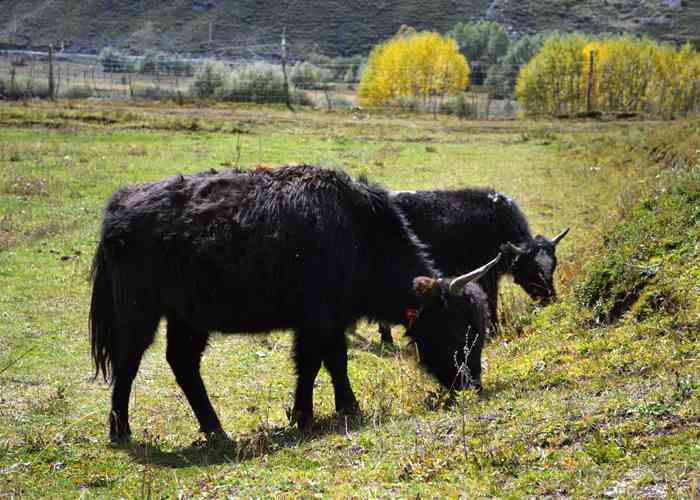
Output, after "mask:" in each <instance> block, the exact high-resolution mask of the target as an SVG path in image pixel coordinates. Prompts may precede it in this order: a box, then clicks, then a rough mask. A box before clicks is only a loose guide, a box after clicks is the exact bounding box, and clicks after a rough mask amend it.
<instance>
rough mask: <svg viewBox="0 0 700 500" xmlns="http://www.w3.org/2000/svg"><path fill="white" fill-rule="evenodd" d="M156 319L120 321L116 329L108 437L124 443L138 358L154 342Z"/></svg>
mask: <svg viewBox="0 0 700 500" xmlns="http://www.w3.org/2000/svg"><path fill="white" fill-rule="evenodd" d="M157 326H158V318H157V317H152V318H150V319H149V320H144V319H141V320H139V321H133V322H121V324H119V325H118V326H117V328H116V332H115V338H117V339H119V342H115V344H116V345H115V346H114V348H113V350H114V352H113V358H112V383H113V387H112V409H111V411H110V413H109V440H110V441H111V442H112V443H113V444H124V443H128V442H129V441H130V440H131V427H130V426H129V397H130V395H131V387H132V385H133V382H134V378H136V374H137V372H138V370H139V365H140V364H141V358H142V357H143V354H144V353H145V352H146V349H148V347H149V346H150V345H151V343H152V342H153V337H154V336H155V330H156V327H157Z"/></svg>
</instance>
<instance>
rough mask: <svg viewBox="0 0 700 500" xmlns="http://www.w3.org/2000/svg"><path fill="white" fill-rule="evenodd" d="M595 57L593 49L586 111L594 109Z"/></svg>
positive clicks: (589, 68) (590, 54)
mask: <svg viewBox="0 0 700 500" xmlns="http://www.w3.org/2000/svg"><path fill="white" fill-rule="evenodd" d="M594 59H595V50H591V51H590V52H589V54H588V88H587V90H586V111H587V112H588V113H590V112H591V111H593V62H594Z"/></svg>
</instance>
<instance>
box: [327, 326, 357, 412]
mask: <svg viewBox="0 0 700 500" xmlns="http://www.w3.org/2000/svg"><path fill="white" fill-rule="evenodd" d="M323 365H324V366H325V367H326V370H328V373H329V374H330V376H331V380H332V382H333V390H334V392H335V410H336V411H337V412H338V413H340V414H346V415H356V414H358V413H359V411H360V407H359V405H358V404H357V399H356V398H355V394H354V393H353V392H352V387H350V379H349V378H348V347H347V341H346V338H345V335H344V334H343V333H342V331H341V332H340V333H339V334H336V335H335V336H334V337H333V338H332V340H331V341H329V342H328V343H327V344H326V345H325V346H324V350H323Z"/></svg>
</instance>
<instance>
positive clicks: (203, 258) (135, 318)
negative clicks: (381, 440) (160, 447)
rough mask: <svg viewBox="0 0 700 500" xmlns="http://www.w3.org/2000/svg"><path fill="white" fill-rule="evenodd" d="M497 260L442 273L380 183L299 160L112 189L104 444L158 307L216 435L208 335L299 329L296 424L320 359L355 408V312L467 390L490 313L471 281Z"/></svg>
mask: <svg viewBox="0 0 700 500" xmlns="http://www.w3.org/2000/svg"><path fill="white" fill-rule="evenodd" d="M497 260H498V258H496V259H493V261H492V262H490V263H489V265H487V266H484V267H482V268H480V269H477V270H475V271H474V272H472V273H469V274H468V275H465V276H461V277H458V278H455V279H452V280H448V279H444V278H442V275H441V273H440V272H439V271H438V270H437V269H436V268H435V267H434V266H433V264H432V262H431V261H430V259H429V257H428V255H427V253H426V251H425V249H424V246H423V244H422V243H421V242H420V241H419V240H418V238H416V236H415V235H414V234H413V232H411V230H410V229H409V228H408V226H407V224H406V222H405V220H404V218H403V216H402V215H401V212H400V211H399V210H398V209H397V208H396V206H395V205H394V204H393V203H392V202H391V201H390V197H389V195H388V193H387V192H386V191H385V190H383V189H382V188H380V187H378V186H374V185H371V184H369V183H367V182H357V181H353V180H352V179H350V178H349V177H348V176H347V175H345V174H343V173H340V172H336V171H330V170H324V169H320V168H317V167H313V166H308V165H304V166H297V167H290V166H287V167H280V168H279V169H276V170H271V171H267V170H259V171H252V172H241V171H225V172H221V173H217V172H214V171H212V172H209V173H202V174H197V175H188V176H183V175H178V176H175V177H171V178H168V179H165V180H163V181H161V182H154V183H149V184H142V185H138V186H133V187H127V188H122V189H119V190H118V191H116V192H115V193H114V195H113V196H112V198H111V199H110V201H109V203H108V205H107V207H106V209H105V211H104V221H103V225H102V233H101V237H100V241H99V245H98V247H97V251H96V254H95V257H94V262H93V269H92V280H93V289H92V304H91V309H90V330H91V343H92V357H93V360H94V362H95V365H96V373H95V375H96V376H97V375H98V374H99V373H100V372H101V373H102V374H103V376H104V377H105V379H106V380H109V381H111V382H112V383H113V391H112V409H111V413H110V417H109V424H110V425H109V433H110V438H111V440H112V441H113V442H124V441H126V440H128V439H129V436H130V428H129V422H128V403H129V394H130V392H131V386H132V382H133V380H134V377H135V376H136V373H137V371H138V368H139V363H140V361H141V357H142V355H143V353H144V352H145V350H146V349H147V348H148V346H149V345H150V344H151V342H152V341H153V338H154V335H155V331H156V327H157V325H158V322H159V320H160V319H161V318H163V317H164V318H166V320H167V350H166V358H167V361H168V363H169V364H170V366H171V368H172V370H173V372H174V374H175V378H176V380H177V383H178V384H179V385H180V387H181V388H182V390H183V392H184V393H185V396H186V397H187V400H188V401H189V403H190V406H191V407H192V410H193V411H194V413H195V415H196V417H197V420H198V421H199V425H200V430H201V431H202V432H204V433H206V434H207V435H210V434H219V433H223V431H222V429H221V424H220V422H219V419H218V417H217V415H216V413H215V412H214V409H213V408H212V406H211V403H210V401H209V397H208V396H207V393H206V389H205V387H204V383H203V381H202V378H201V376H200V371H199V365H200V359H201V356H202V353H203V352H204V350H205V347H206V345H207V339H208V337H209V333H210V332H211V331H219V332H228V333H242V332H268V331H271V330H279V329H292V330H294V348H293V355H294V361H295V364H296V370H297V377H298V378H297V387H296V392H295V396H294V407H293V410H292V415H291V418H292V421H293V422H296V423H297V424H298V425H299V427H301V428H305V427H307V426H308V425H310V423H311V422H312V418H313V404H312V397H313V384H314V379H315V378H316V375H317V374H318V371H319V369H320V367H321V364H323V365H324V366H325V367H326V369H327V370H328V372H329V373H330V375H331V379H332V382H333V388H334V392H335V405H336V410H337V411H338V412H343V413H354V412H356V411H358V405H357V401H356V399H355V396H354V394H353V391H352V389H351V387H350V382H349V380H348V375H347V345H346V338H345V333H344V332H345V329H346V328H347V327H348V326H349V325H350V324H352V323H353V322H355V321H356V320H357V319H358V318H361V317H366V318H371V319H373V320H375V321H388V322H391V323H394V324H403V325H405V326H407V332H408V335H409V336H410V337H411V338H412V339H413V341H414V342H415V343H416V345H417V349H418V352H419V355H420V363H421V365H422V366H423V367H424V368H425V369H426V370H427V371H428V372H429V373H431V374H432V375H433V376H435V377H436V378H437V380H438V381H439V382H440V383H441V384H442V385H443V386H445V387H447V388H454V387H457V388H461V387H462V386H463V385H464V383H463V382H460V380H462V381H463V380H464V377H460V373H462V372H461V371H460V369H462V370H464V367H465V366H466V367H468V368H469V370H470V373H469V375H470V377H471V379H472V380H476V381H478V376H479V371H480V358H479V357H478V356H480V349H478V347H480V342H481V341H482V338H483V336H484V334H485V332H484V329H485V327H486V324H487V319H486V318H487V314H488V312H487V311H486V309H487V308H486V304H485V301H484V298H483V296H482V295H480V291H479V290H478V287H477V288H474V287H472V286H469V285H468V282H469V281H471V280H473V279H478V278H479V277H481V276H482V275H483V274H484V273H485V272H487V271H488V269H489V267H490V266H492V265H495V264H496V263H497ZM472 346H475V347H474V348H472ZM477 351H478V352H477ZM467 356H468V357H469V359H466V360H465V357H467Z"/></svg>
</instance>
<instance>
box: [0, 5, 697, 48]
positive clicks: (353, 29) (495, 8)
mask: <svg viewBox="0 0 700 500" xmlns="http://www.w3.org/2000/svg"><path fill="white" fill-rule="evenodd" d="M468 19H493V20H497V21H499V22H501V23H503V24H505V25H507V26H509V27H510V29H512V30H513V31H515V32H531V31H537V30H552V29H559V30H564V31H569V30H574V29H576V30H582V31H587V32H596V33H597V32H620V31H628V32H633V33H640V34H648V35H651V36H654V37H657V38H660V39H664V40H670V41H674V42H680V41H685V40H691V41H693V42H695V43H696V44H698V43H699V41H700V3H698V2H696V1H694V0H693V1H691V0H643V1H638V0H586V1H577V0H566V1H559V0H523V1H518V2H515V1H513V0H464V1H458V0H435V1H432V2H426V1H418V0H402V1H393V2H388V1H381V2H368V1H364V0H352V1H348V2H338V1H330V2H326V1H321V0H307V1H298V0H282V1H279V2H278V1H270V0H261V1H253V0H241V1H234V0H174V1H172V2H167V3H164V2H159V1H156V0H143V1H134V0H131V1H122V2H115V1H113V0H106V1H105V0H100V1H97V0H88V1H84V2H74V1H71V0H4V1H3V2H2V9H0V47H2V46H5V47H10V46H12V47H38V46H44V45H46V44H48V43H55V44H58V45H61V43H62V42H63V43H64V44H65V46H66V47H68V48H69V49H71V50H78V51H87V52H90V51H93V52H94V51H98V50H99V49H100V48H102V47H104V46H105V45H123V46H125V47H129V48H131V49H133V50H136V51H143V50H145V49H147V48H162V49H166V50H171V51H180V52H192V53H203V52H209V51H213V52H216V53H219V54H222V55H229V56H248V57H250V56H256V55H268V56H269V55H271V54H273V53H275V52H276V51H277V49H278V44H279V39H280V34H281V32H282V29H283V28H286V30H287V33H288V35H289V39H290V44H291V47H292V51H293V52H296V53H297V54H305V53H308V52H309V51H312V50H313V51H316V52H322V53H326V54H328V55H338V54H343V55H348V54H354V53H362V52H367V51H368V50H369V49H370V48H371V47H372V45H374V44H375V43H377V42H378V41H380V40H383V39H385V38H387V37H389V36H391V35H392V34H393V33H395V32H396V31H397V30H398V28H399V27H400V26H401V25H402V24H407V25H411V26H415V27H416V28H420V29H434V30H439V31H446V30H448V29H449V28H451V27H452V26H453V25H454V24H455V23H456V22H457V21H462V20H468ZM210 22H211V23H212V24H211V26H212V43H211V45H210V44H209V26H210Z"/></svg>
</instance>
